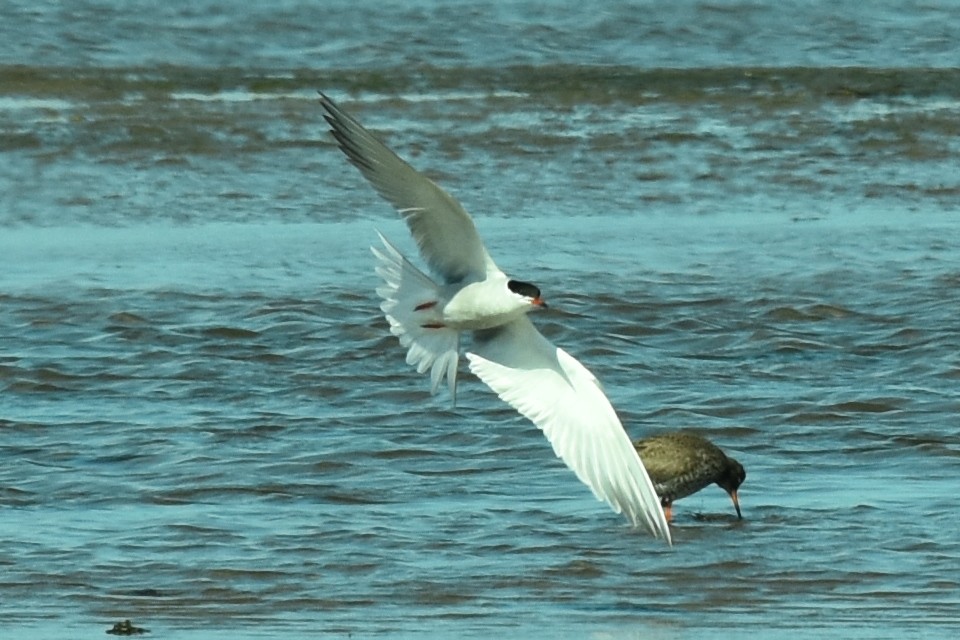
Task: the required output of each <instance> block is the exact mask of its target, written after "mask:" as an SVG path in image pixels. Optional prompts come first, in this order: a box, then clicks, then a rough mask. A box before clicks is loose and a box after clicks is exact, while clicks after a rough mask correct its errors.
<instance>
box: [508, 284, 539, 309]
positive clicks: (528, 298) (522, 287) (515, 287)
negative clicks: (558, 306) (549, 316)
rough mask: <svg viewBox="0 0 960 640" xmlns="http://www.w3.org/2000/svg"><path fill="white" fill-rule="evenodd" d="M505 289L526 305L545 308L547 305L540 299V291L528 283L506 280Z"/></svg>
mask: <svg viewBox="0 0 960 640" xmlns="http://www.w3.org/2000/svg"><path fill="white" fill-rule="evenodd" d="M507 288H508V289H510V291H512V292H513V293H515V294H516V295H518V296H520V297H521V298H523V299H524V301H525V302H526V303H527V304H530V305H533V306H535V307H543V308H544V309H546V308H547V303H546V302H544V301H543V298H541V297H540V289H539V288H537V287H536V286H535V285H532V284H530V283H529V282H520V281H519V280H508V281H507Z"/></svg>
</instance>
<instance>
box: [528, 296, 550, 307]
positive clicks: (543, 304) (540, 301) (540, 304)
mask: <svg viewBox="0 0 960 640" xmlns="http://www.w3.org/2000/svg"><path fill="white" fill-rule="evenodd" d="M530 304H532V305H533V306H535V307H540V308H541V309H547V308H548V307H547V303H546V302H544V301H543V298H541V297H539V296H538V297H536V298H534V299H533V302H531V303H530Z"/></svg>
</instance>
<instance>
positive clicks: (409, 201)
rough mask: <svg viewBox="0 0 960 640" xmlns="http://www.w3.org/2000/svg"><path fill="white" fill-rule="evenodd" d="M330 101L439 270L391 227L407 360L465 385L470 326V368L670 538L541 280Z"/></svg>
mask: <svg viewBox="0 0 960 640" xmlns="http://www.w3.org/2000/svg"><path fill="white" fill-rule="evenodd" d="M320 103H321V105H322V106H323V108H324V109H325V110H326V112H327V113H326V115H325V118H326V119H327V122H329V123H330V126H331V131H332V133H333V135H334V137H335V138H336V139H337V142H338V143H339V145H340V149H341V150H342V151H343V152H344V153H345V154H346V156H347V158H348V159H349V160H350V162H351V163H353V165H354V166H356V167H357V168H358V169H359V170H360V172H361V173H362V174H363V176H364V177H365V178H366V179H367V180H368V181H369V182H370V184H371V185H372V186H373V188H374V189H376V191H377V192H378V193H379V194H380V195H381V196H383V197H384V198H385V199H386V200H387V201H389V202H390V203H391V204H393V205H394V207H396V209H397V210H398V211H399V212H400V215H401V216H402V217H403V219H404V221H405V222H406V223H407V226H408V227H409V228H410V232H411V233H412V235H413V238H414V240H415V241H416V243H417V246H418V248H419V249H420V254H421V255H422V256H423V258H424V260H426V262H427V264H428V266H429V267H430V270H431V271H432V272H433V273H434V274H435V275H436V276H437V277H438V279H439V280H440V282H436V281H434V279H432V278H431V277H429V276H427V275H426V274H424V273H423V272H422V271H420V270H419V269H418V268H417V267H416V266H414V265H413V264H412V263H410V261H409V260H407V259H406V258H405V257H404V256H403V255H402V254H401V253H400V252H399V251H398V250H397V249H396V248H394V247H393V245H391V244H390V243H389V242H388V241H387V240H386V238H384V237H383V236H380V238H381V240H382V242H383V246H382V247H374V248H373V249H372V250H373V253H374V255H375V256H376V257H377V260H378V265H377V273H378V274H379V275H380V276H381V277H382V278H383V280H384V285H383V286H381V287H379V288H378V289H377V293H378V294H379V295H380V296H381V297H382V298H383V303H382V304H381V305H380V308H381V309H382V310H383V312H384V315H385V316H386V318H387V321H388V322H389V323H390V331H391V332H392V333H393V334H394V335H396V336H397V337H398V338H399V339H400V343H401V344H402V345H403V346H404V347H407V362H408V363H409V364H411V365H414V366H415V367H416V368H417V371H419V372H420V373H425V372H426V371H427V370H429V371H430V376H431V379H432V382H433V391H434V392H436V391H437V389H438V388H439V386H440V384H441V382H442V381H443V380H444V379H446V381H447V384H448V386H449V388H450V390H451V392H455V390H456V376H457V363H458V361H459V356H460V334H461V332H472V334H473V336H474V344H473V348H472V350H471V352H469V353H467V359H468V361H469V363H470V370H471V371H472V372H473V373H474V374H475V375H476V376H477V377H479V378H480V379H481V380H482V381H483V382H484V383H486V384H487V386H489V387H490V388H491V389H493V390H494V391H495V392H496V393H497V394H498V395H499V396H500V398H502V399H503V400H504V401H505V402H507V403H508V404H510V405H511V406H513V407H514V408H515V409H516V410H517V411H519V412H520V413H521V414H522V415H524V416H526V417H527V418H528V419H530V421H531V422H533V423H534V424H535V425H537V427H539V428H540V429H541V430H542V431H543V433H544V435H546V437H547V439H548V440H549V441H550V443H551V444H552V445H553V449H554V452H556V454H557V456H559V457H560V458H561V459H563V461H564V462H565V463H566V464H567V466H568V467H570V468H571V469H572V470H573V471H574V473H576V475H577V477H578V478H580V480H581V481H582V482H583V483H584V484H586V485H587V486H588V487H590V489H591V490H592V491H593V493H594V495H595V496H596V497H597V498H599V499H601V500H605V501H606V502H607V503H608V504H609V505H610V506H611V507H612V508H613V510H614V511H616V512H617V513H623V514H624V515H626V516H627V517H628V518H629V519H630V521H631V522H632V523H633V524H634V525H639V524H644V525H646V527H647V528H648V529H649V530H650V531H651V533H653V534H654V535H655V536H662V537H664V538H666V540H667V541H668V542H669V541H670V531H669V528H668V526H667V521H666V518H665V517H664V513H663V509H662V508H661V506H660V499H659V498H658V496H657V493H656V491H655V490H654V488H653V484H652V483H651V481H650V477H649V476H648V475H647V472H646V470H645V469H644V467H643V464H642V463H641V461H640V457H639V456H638V455H637V452H636V451H635V450H634V447H633V444H632V443H631V441H630V438H629V437H628V436H627V433H626V432H625V431H624V429H623V426H622V425H621V424H620V420H619V419H618V418H617V414H616V412H615V411H614V409H613V407H612V406H611V405H610V402H609V400H607V397H606V395H605V394H604V392H603V389H602V388H601V386H600V383H599V381H597V379H596V378H595V377H594V376H593V374H591V373H590V372H589V371H588V370H587V369H586V367H584V366H583V365H582V364H580V362H578V361H577V360H576V358H574V357H572V356H571V355H570V354H568V353H567V352H566V351H564V350H563V349H558V348H557V347H555V346H554V345H552V344H551V343H550V342H549V341H548V340H547V339H546V338H544V337H543V336H542V335H541V334H540V332H539V331H537V330H536V328H535V327H534V326H533V323H531V322H530V319H529V318H528V316H527V314H528V313H529V312H530V311H531V310H533V309H534V308H537V307H538V306H542V305H543V303H542V301H541V300H540V291H539V289H537V288H536V287H534V286H533V285H531V284H528V283H525V282H520V281H517V280H511V279H510V278H508V277H507V276H506V275H505V274H504V273H503V272H502V271H501V270H500V269H499V268H498V267H497V265H496V264H495V263H494V262H493V260H492V259H491V258H490V255H489V254H488V253H487V250H486V248H485V247H484V246H483V242H482V241H481V240H480V235H479V234H478V233H477V229H476V227H475V226H474V224H473V220H472V219H471V218H470V216H469V214H468V213H467V212H466V211H465V210H464V209H463V207H462V206H461V205H460V203H459V202H457V201H456V200H455V199H454V198H453V197H451V196H450V195H449V194H448V193H447V192H446V191H444V190H443V189H441V188H440V187H438V186H437V185H436V184H435V183H434V182H432V181H431V180H429V179H428V178H427V177H426V176H424V175H422V174H420V173H419V172H417V171H416V170H415V169H414V168H413V167H411V166H410V165H409V164H407V163H406V162H404V161H403V160H401V159H400V158H399V157H398V156H397V155H396V154H394V153H393V152H392V151H391V150H390V149H389V148H387V147H386V146H385V145H384V144H383V143H382V142H380V141H379V140H377V138H375V137H374V136H373V135H372V134H371V133H370V132H369V131H367V130H366V129H365V128H364V127H363V126H362V125H361V124H360V123H359V122H357V120H355V119H354V118H353V117H351V116H350V115H348V114H347V113H346V112H344V111H343V110H341V109H340V108H339V107H338V106H337V105H336V104H335V103H334V102H333V101H331V100H330V99H329V98H327V97H326V96H321V101H320Z"/></svg>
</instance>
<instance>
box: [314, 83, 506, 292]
mask: <svg viewBox="0 0 960 640" xmlns="http://www.w3.org/2000/svg"><path fill="white" fill-rule="evenodd" d="M320 104H321V105H322V106H323V108H324V109H325V110H326V111H327V113H326V114H325V115H324V117H325V118H326V120H327V122H328V123H330V128H331V131H332V132H333V135H334V137H335V138H336V139H337V142H339V143H340V149H341V150H342V151H343V152H344V153H345V154H346V156H347V158H349V160H350V162H351V163H353V165H354V166H356V167H357V168H358V169H359V170H360V173H362V174H363V177H365V178H366V179H367V180H368V181H369V182H370V184H371V185H373V188H374V189H376V190H377V193H379V194H380V195H381V196H383V198H384V199H386V200H387V201H388V202H390V203H391V204H392V205H393V206H394V207H396V208H397V211H399V212H400V215H402V216H403V219H404V220H405V221H406V223H407V226H409V227H410V232H411V233H412V234H413V238H414V240H416V242H417V246H418V247H419V248H420V254H421V255H422V256H423V259H424V260H426V261H427V264H429V265H430V269H431V270H433V271H434V272H436V274H437V275H439V276H440V277H441V278H443V280H444V281H445V282H446V283H448V284H449V283H453V282H459V281H461V280H463V279H465V278H474V279H480V278H483V277H484V276H485V274H486V273H487V272H488V271H499V269H497V266H496V265H495V264H494V263H493V260H491V258H490V256H489V254H488V253H487V250H486V248H484V246H483V241H482V240H480V234H478V233H477V228H476V226H475V225H474V224H473V220H472V219H471V218H470V215H469V214H468V213H467V212H466V210H464V208H463V207H462V206H461V205H460V203H459V202H457V201H456V199H454V198H453V196H451V195H450V194H448V193H447V192H446V191H444V190H443V189H441V188H440V187H438V186H437V185H436V183H434V182H433V181H432V180H430V179H429V178H427V177H426V176H424V175H423V174H422V173H420V172H418V171H417V170H416V169H414V168H413V167H411V166H410V165H409V164H407V163H406V162H405V161H403V160H401V159H400V157H399V156H397V154H395V153H394V152H393V151H391V150H390V149H389V148H387V146H386V145H384V144H383V143H382V142H380V141H379V140H377V138H376V137H374V135H373V134H372V133H370V132H369V131H367V130H366V129H365V128H364V127H363V125H361V124H360V123H359V122H357V120H356V119H354V118H353V117H352V116H351V115H349V114H348V113H346V112H345V111H343V110H341V109H340V107H338V106H337V105H336V104H335V103H334V102H333V101H332V100H331V99H330V98H328V97H327V96H325V95H323V94H320Z"/></svg>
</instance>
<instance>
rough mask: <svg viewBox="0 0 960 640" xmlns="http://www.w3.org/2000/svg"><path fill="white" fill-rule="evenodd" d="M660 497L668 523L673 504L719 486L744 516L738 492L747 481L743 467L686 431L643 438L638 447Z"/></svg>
mask: <svg viewBox="0 0 960 640" xmlns="http://www.w3.org/2000/svg"><path fill="white" fill-rule="evenodd" d="M634 446H635V447H636V449H637V453H639V454H640V459H641V460H643V466H644V467H646V469H647V473H649V474H650V479H651V480H653V486H654V488H655V489H656V490H657V495H659V496H660V504H661V505H663V511H664V514H665V515H666V517H667V521H668V522H669V521H670V517H671V511H672V508H673V503H674V502H675V501H676V500H679V499H681V498H685V497H687V496H689V495H692V494H694V493H696V492H697V491H700V489H703V488H704V487H706V486H708V485H711V484H713V483H716V484H718V485H720V487H721V488H722V489H723V490H724V491H726V492H727V493H728V494H729V495H730V499H731V500H733V506H734V508H735V509H736V510H737V517H738V518H742V517H743V516H742V515H741V514H740V499H739V498H738V497H737V490H738V489H739V488H740V485H741V484H743V481H744V479H745V478H746V477H747V472H746V471H744V469H743V465H741V464H740V463H739V462H737V461H736V460H734V459H733V458H730V457H728V456H727V455H726V454H725V453H724V452H723V451H722V450H721V449H720V447H718V446H716V445H715V444H713V443H712V442H710V441H709V440H707V439H706V438H703V437H701V436H698V435H696V434H693V433H688V432H685V431H681V432H677V433H665V434H662V435H657V436H653V437H651V438H642V439H640V440H637V441H636V442H635V443H634Z"/></svg>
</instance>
